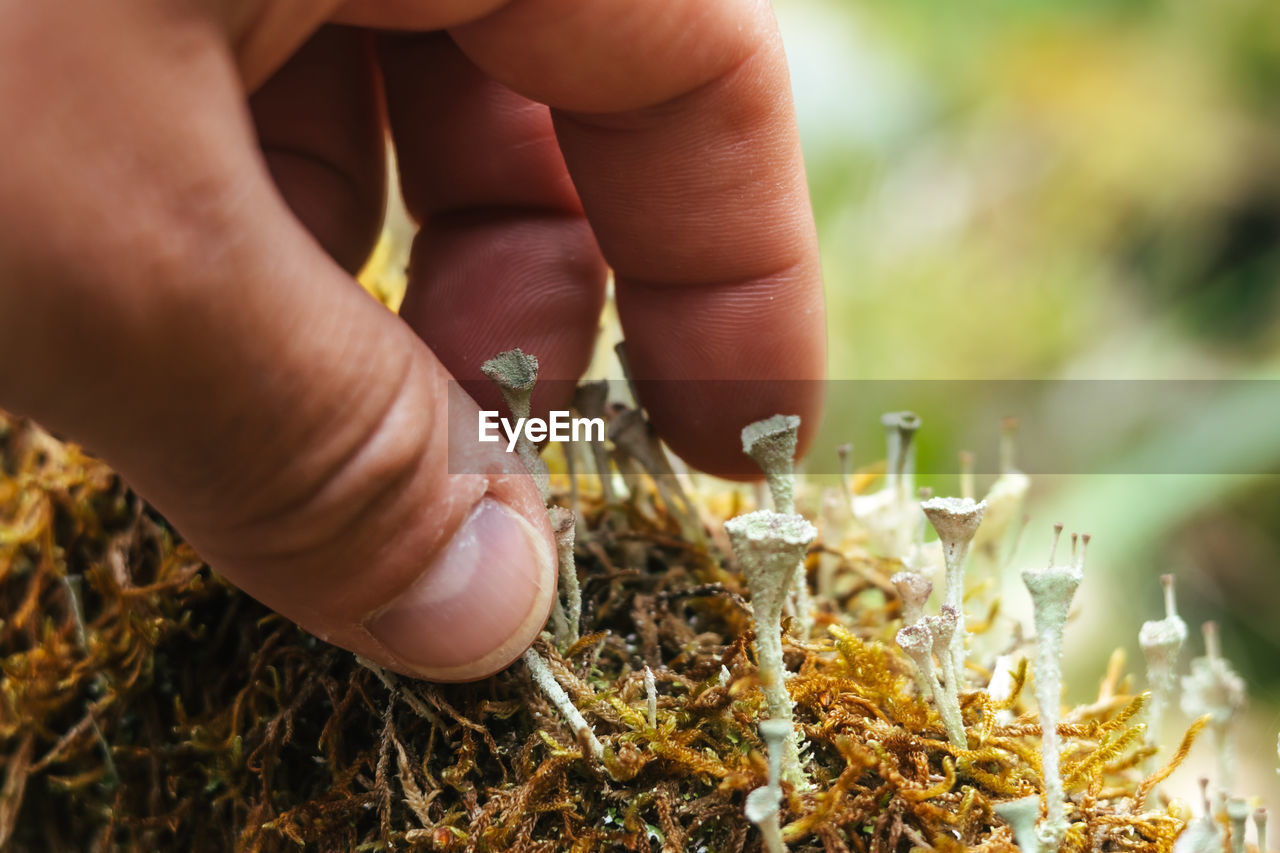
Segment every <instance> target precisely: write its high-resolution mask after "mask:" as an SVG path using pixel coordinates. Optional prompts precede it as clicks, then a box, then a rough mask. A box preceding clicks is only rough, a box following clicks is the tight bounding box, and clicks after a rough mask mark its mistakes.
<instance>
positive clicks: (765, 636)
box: [724, 510, 818, 785]
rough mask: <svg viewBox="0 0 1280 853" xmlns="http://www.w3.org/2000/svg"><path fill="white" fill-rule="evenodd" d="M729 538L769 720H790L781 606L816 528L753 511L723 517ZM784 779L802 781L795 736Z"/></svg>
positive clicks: (785, 757) (787, 749)
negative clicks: (747, 593)
mask: <svg viewBox="0 0 1280 853" xmlns="http://www.w3.org/2000/svg"><path fill="white" fill-rule="evenodd" d="M724 527H725V530H726V531H727V532H728V534H729V542H730V544H731V545H732V546H733V553H734V555H735V556H736V557H737V559H738V565H739V566H741V567H742V572H743V575H745V577H746V581H747V587H748V588H749V589H750V590H751V606H752V611H753V613H752V616H753V621H754V623H755V634H756V636H755V646H756V655H757V657H758V660H759V667H760V686H761V688H762V689H763V691H764V696H765V703H766V705H767V706H768V710H769V717H770V719H775V720H782V721H785V722H786V723H787V724H788V725H789V724H790V722H791V715H792V703H791V696H790V694H788V693H787V686H786V682H785V681H784V667H783V661H782V605H783V603H784V602H785V601H786V597H787V592H788V590H789V589H790V588H791V578H792V575H793V574H794V573H795V571H796V568H797V566H799V565H800V561H801V560H802V559H804V555H805V553H806V552H807V551H808V548H809V545H811V544H812V543H813V541H814V539H815V538H817V535H818V530H817V528H816V527H814V526H813V525H812V524H810V523H809V522H808V521H806V520H805V519H804V518H803V517H802V516H799V515H794V514H786V513H779V512H772V511H770V510H757V511H756V512H752V513H748V514H746V515H740V516H738V517H737V518H731V519H729V520H728V521H726V522H725V525H724ZM782 778H783V779H785V780H787V781H789V782H791V783H792V784H795V785H804V784H805V779H804V775H803V773H802V771H801V769H800V753H799V747H798V745H797V743H796V739H795V736H794V735H793V736H792V737H789V738H788V739H787V740H786V742H785V743H784V746H783V750H782Z"/></svg>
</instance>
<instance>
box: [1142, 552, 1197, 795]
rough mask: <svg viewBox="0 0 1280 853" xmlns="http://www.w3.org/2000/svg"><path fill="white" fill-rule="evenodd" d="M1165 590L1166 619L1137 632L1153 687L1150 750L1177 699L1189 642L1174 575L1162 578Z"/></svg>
mask: <svg viewBox="0 0 1280 853" xmlns="http://www.w3.org/2000/svg"><path fill="white" fill-rule="evenodd" d="M1160 583H1161V584H1163V586H1164V611H1165V616H1164V618H1163V619H1158V620H1151V621H1148V622H1144V623H1142V628H1141V629H1140V630H1139V631H1138V645H1139V646H1141V647H1142V653H1143V655H1144V656H1145V657H1146V659H1147V681H1148V683H1149V684H1150V685H1151V693H1152V695H1151V705H1150V706H1149V708H1148V710H1147V737H1146V742H1147V745H1148V746H1156V745H1157V744H1158V743H1159V741H1160V732H1161V730H1162V728H1163V723H1164V714H1165V710H1166V709H1167V708H1168V707H1169V706H1170V705H1171V704H1172V703H1173V702H1174V701H1175V700H1176V699H1177V695H1178V656H1179V655H1180V654H1181V653H1182V646H1183V644H1184V643H1186V641H1187V623H1186V622H1184V621H1182V618H1181V617H1180V616H1178V606H1177V601H1176V598H1175V595H1174V580H1173V575H1162V576H1161V578H1160ZM1154 763H1155V754H1154V753H1153V754H1152V756H1151V758H1149V759H1148V770H1152V769H1154Z"/></svg>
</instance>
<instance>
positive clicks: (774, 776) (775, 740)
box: [743, 720, 791, 853]
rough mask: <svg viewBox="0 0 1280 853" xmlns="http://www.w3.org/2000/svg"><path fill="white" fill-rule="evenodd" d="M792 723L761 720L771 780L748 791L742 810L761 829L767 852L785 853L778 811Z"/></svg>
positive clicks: (761, 733)
mask: <svg viewBox="0 0 1280 853" xmlns="http://www.w3.org/2000/svg"><path fill="white" fill-rule="evenodd" d="M790 734H791V732H790V726H788V725H786V724H784V723H783V722H782V721H781V720H765V721H763V722H762V723H760V736H761V737H762V738H764V741H765V748H766V750H767V751H768V758H769V779H768V782H767V784H765V785H764V786H763V787H760V788H756V789H755V790H754V791H752V792H751V793H749V794H747V802H746V807H745V808H744V809H743V811H744V812H745V814H746V816H747V820H749V821H751V822H752V823H754V824H755V825H756V827H757V828H758V829H759V830H760V835H761V836H762V839H763V842H764V849H765V851H766V853H786V850H787V846H786V845H785V844H784V843H783V841H782V826H781V824H780V822H779V818H778V813H779V811H780V810H781V808H782V786H781V784H780V779H781V773H782V755H783V753H784V751H785V750H786V744H787V742H788V741H789V740H790Z"/></svg>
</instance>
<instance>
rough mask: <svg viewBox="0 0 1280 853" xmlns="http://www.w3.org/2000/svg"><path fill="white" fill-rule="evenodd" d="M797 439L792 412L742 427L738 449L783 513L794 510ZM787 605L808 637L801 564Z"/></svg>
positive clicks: (809, 616) (809, 613) (808, 606)
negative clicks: (757, 471)
mask: <svg viewBox="0 0 1280 853" xmlns="http://www.w3.org/2000/svg"><path fill="white" fill-rule="evenodd" d="M799 440H800V418H799V417H797V416H796V415H774V416H773V417H769V418H765V419H764V420H760V421H756V422H755V423H752V424H748V425H747V426H746V427H744V428H743V430H742V452H743V453H745V454H747V455H748V456H750V457H751V458H752V460H754V461H755V463H756V464H757V465H759V466H760V470H762V471H763V472H764V476H765V481H766V482H767V483H768V485H769V496H770V498H771V499H772V500H773V509H774V511H775V512H779V513H782V514H784V515H789V514H791V513H794V512H795V511H796V500H795V479H796V476H795V458H796V447H797V445H798V444H799ZM791 606H792V608H793V611H794V613H795V617H796V626H795V627H796V631H797V633H798V634H799V635H800V636H801V637H802V638H804V639H808V638H809V635H810V634H812V633H813V602H812V600H811V598H810V595H809V579H808V576H807V573H806V572H805V570H804V566H803V565H801V566H800V567H799V568H798V570H797V571H796V573H795V574H794V575H793V576H792V580H791Z"/></svg>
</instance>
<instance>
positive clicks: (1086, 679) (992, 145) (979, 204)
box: [774, 0, 1280, 806]
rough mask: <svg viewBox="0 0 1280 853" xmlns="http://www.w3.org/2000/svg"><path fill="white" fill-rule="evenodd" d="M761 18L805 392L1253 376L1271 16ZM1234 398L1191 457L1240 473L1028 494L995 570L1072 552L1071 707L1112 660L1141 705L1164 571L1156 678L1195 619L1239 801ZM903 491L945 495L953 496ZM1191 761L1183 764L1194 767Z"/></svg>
mask: <svg viewBox="0 0 1280 853" xmlns="http://www.w3.org/2000/svg"><path fill="white" fill-rule="evenodd" d="M774 6H775V9H776V10H777V14H778V17H779V20H780V22H781V26H782V31H783V37H784V40H785V42H786V45H787V51H788V55H789V57H790V64H791V69H792V77H793V87H794V90H795V95H796V102H797V109H798V111H799V115H800V123H801V133H802V137H803V141H804V146H805V154H806V162H807V167H808V170H809V181H810V186H811V189H812V193H813V198H814V205H815V209H816V213H817V218H818V227H819V230H820V238H821V242H822V248H823V257H824V271H825V276H826V283H827V292H828V304H829V310H830V332H831V344H830V354H831V375H832V377H833V378H837V379H1062V378H1089V379H1112V378H1124V379H1190V378H1201V379H1223V378H1263V379H1276V378H1280V334H1277V332H1278V331H1280V292H1278V291H1280V120H1278V119H1280V4H1278V3H1277V2H1276V0H1182V2H1171V3H1159V2H1147V0H1129V1H1128V2H1118V1H1117V0H1074V1H1073V2H1065V0H1017V2H1015V0H994V1H993V2H980V3H944V2H921V1H920V0H915V2H911V0H908V2H894V3H869V2H851V0H775V3H774ZM1254 387H1255V389H1256V390H1251V391H1246V392H1244V393H1241V394H1237V395H1235V396H1234V397H1233V398H1232V399H1231V400H1230V401H1228V404H1227V405H1229V406H1230V407H1231V409H1230V412H1231V414H1232V417H1234V418H1235V419H1236V421H1237V422H1238V423H1239V424H1240V428H1239V429H1238V430H1236V429H1232V430H1227V431H1225V432H1224V434H1222V435H1221V436H1220V441H1218V442H1215V443H1212V447H1213V448H1218V449H1217V450H1212V449H1211V450H1210V451H1208V452H1210V453H1213V452H1217V453H1220V454H1221V458H1222V460H1224V463H1223V464H1224V466H1227V467H1229V468H1230V469H1231V470H1249V471H1254V472H1256V473H1252V474H1234V475H1197V476H1191V475H1162V476H1154V475H1153V476H1136V475H1104V474H1091V475H1087V474H1064V475H1060V476H1053V477H1043V478H1039V479H1036V480H1035V482H1034V485H1033V492H1032V499H1031V502H1030V505H1029V512H1030V513H1031V515H1032V522H1031V525H1030V527H1029V528H1028V531H1027V534H1026V536H1025V538H1024V542H1023V545H1022V548H1021V550H1020V552H1019V555H1018V560H1017V563H1018V565H1019V567H1021V565H1023V564H1026V565H1029V564H1031V563H1035V562H1037V561H1040V560H1042V559H1043V557H1044V556H1045V555H1046V554H1047V548H1048V541H1049V527H1050V524H1051V523H1052V522H1053V521H1063V522H1065V523H1066V524H1067V527H1068V529H1069V530H1070V529H1075V530H1087V531H1090V532H1091V533H1093V535H1094V547H1093V549H1092V551H1091V556H1090V565H1089V567H1088V580H1087V581H1086V585H1085V587H1084V589H1083V590H1082V593H1081V602H1082V606H1081V608H1080V611H1081V614H1080V618H1079V619H1078V620H1077V621H1076V623H1075V624H1074V625H1073V626H1072V627H1071V628H1070V629H1069V636H1068V655H1067V662H1066V665H1067V668H1068V671H1069V678H1070V679H1071V683H1072V684H1073V685H1074V687H1073V689H1072V690H1071V692H1069V694H1068V698H1069V699H1071V700H1075V701H1082V700H1088V699H1089V698H1091V696H1092V693H1093V690H1094V688H1095V686H1096V682H1097V680H1098V679H1099V678H1100V677H1101V676H1102V673H1103V670H1104V668H1105V665H1106V661H1107V657H1108V653H1109V651H1110V650H1111V649H1112V648H1114V647H1116V646H1121V647H1124V648H1125V649H1126V650H1127V651H1128V652H1129V654H1130V668H1131V669H1132V670H1133V671H1135V672H1137V673H1139V676H1140V677H1139V680H1138V686H1139V687H1142V686H1144V685H1145V681H1144V679H1142V678H1141V673H1143V671H1144V669H1145V666H1144V664H1143V663H1142V657H1141V653H1140V652H1139V650H1138V647H1137V630H1138V627H1139V626H1140V624H1141V622H1142V621H1143V620H1145V619H1154V618H1159V617H1160V616H1162V615H1163V614H1162V606H1161V603H1160V588H1159V584H1158V582H1157V580H1156V579H1157V577H1158V576H1159V575H1160V574H1161V573H1164V572H1173V573H1175V574H1176V575H1177V576H1178V578H1179V584H1180V595H1179V598H1180V604H1181V609H1182V611H1183V616H1184V618H1186V619H1187V621H1188V623H1190V625H1191V626H1192V636H1191V639H1190V642H1189V643H1188V646H1189V648H1188V649H1187V650H1185V651H1184V667H1185V659H1186V658H1189V657H1190V656H1192V655H1199V654H1202V653H1203V652H1202V644H1201V642H1200V637H1199V631H1198V626H1199V624H1200V622H1201V621H1202V620H1204V619H1210V618H1212V619H1217V620H1219V621H1220V623H1221V624H1222V629H1223V630H1222V634H1223V644H1224V649H1225V653H1226V655H1227V656H1228V657H1229V658H1230V659H1231V660H1232V661H1233V663H1235V665H1236V667H1237V669H1238V670H1239V671H1240V672H1241V673H1242V674H1243V675H1244V676H1245V678H1246V680H1247V681H1248V682H1249V685H1250V689H1251V707H1250V711H1249V718H1248V720H1247V722H1246V723H1245V725H1244V726H1242V727H1241V738H1240V739H1241V747H1242V750H1243V751H1244V752H1245V753H1246V754H1248V755H1249V757H1250V760H1251V767H1250V768H1249V771H1248V775H1247V778H1246V784H1245V785H1242V786H1240V787H1241V788H1242V789H1247V790H1251V791H1253V792H1255V793H1257V794H1260V795H1266V794H1268V793H1271V792H1273V791H1274V789H1275V787H1276V785H1275V782H1276V779H1277V777H1276V775H1275V772H1274V768H1275V767H1276V763H1277V762H1276V732H1277V729H1280V607H1278V606H1277V605H1280V476H1277V475H1276V473H1275V472H1280V423H1277V422H1276V420H1275V416H1276V415H1280V400H1278V399H1277V395H1276V394H1275V393H1274V391H1273V388H1272V383H1257V384H1256V386H1254ZM855 418H857V419H864V418H865V413H863V412H862V411H860V410H859V407H858V406H857V401H856V400H850V399H840V398H839V396H837V399H833V400H831V401H830V403H829V409H828V412H827V416H826V422H825V424H824V427H823V435H822V438H821V439H820V441H819V444H818V445H817V446H816V447H815V450H814V453H815V454H816V455H819V456H820V455H821V454H829V455H830V454H833V448H834V446H835V445H836V444H837V443H839V442H841V441H843V440H846V438H845V437H846V436H848V435H849V434H851V433H852V432H853V431H854V429H855V425H854V419H855ZM945 420H946V419H945V416H944V417H943V418H941V419H939V418H934V419H933V420H932V421H931V422H928V423H926V424H925V428H924V431H923V432H922V434H921V447H922V449H921V452H922V454H925V456H924V460H925V461H927V454H928V453H929V450H928V447H929V434H930V433H935V434H938V435H945V434H947V433H948V431H951V430H956V429H959V428H960V427H961V425H960V424H949V423H946V422H945ZM1203 427H1204V425H1203V424H1199V423H1197V422H1196V420H1195V419H1194V418H1188V419H1178V420H1177V422H1171V423H1165V424H1163V425H1162V428H1161V429H1160V430H1159V431H1158V432H1157V433H1156V434H1154V435H1153V434H1149V433H1147V434H1143V435H1142V436H1140V437H1138V438H1132V437H1129V438H1126V437H1124V436H1117V438H1116V446H1115V448H1114V449H1113V455H1114V456H1116V457H1117V458H1120V459H1124V458H1125V457H1126V455H1132V457H1133V458H1134V459H1149V458H1153V457H1154V458H1160V457H1161V455H1163V456H1164V458H1175V459H1176V457H1177V454H1179V453H1180V452H1186V445H1187V441H1185V440H1184V439H1185V438H1186V436H1187V435H1188V434H1189V433H1191V432H1193V431H1195V430H1197V429H1202V428H1203ZM991 429H992V433H993V435H994V434H995V432H996V430H997V429H998V425H997V424H994V423H993V424H992V425H991ZM870 452H871V451H870V450H868V451H867V454H870ZM1196 452H1198V453H1201V454H1203V453H1205V452H1206V451H1205V449H1204V444H1203V442H1201V443H1200V444H1198V445H1197V451H1196ZM867 454H863V457H864V458H862V459H861V460H860V461H862V462H867V461H869V459H867V458H866V455H867ZM1241 460H1244V464H1243V465H1242V464H1241ZM811 464H815V465H817V466H819V467H824V468H826V469H827V470H830V468H831V466H832V464H833V463H831V462H829V461H827V460H822V461H820V462H816V463H811ZM980 464H981V462H980ZM990 464H991V463H990V460H988V470H989V465H990ZM1212 464H1213V460H1209V464H1208V466H1207V467H1212ZM925 467H928V466H927V465H926V466H925ZM1170 467H1171V468H1174V469H1176V468H1177V466H1176V464H1173V465H1170ZM925 482H926V483H928V484H930V485H933V486H934V487H935V488H936V490H937V491H938V492H939V493H942V494H954V493H956V491H957V486H956V480H955V477H954V476H949V475H944V476H936V477H933V478H925ZM983 486H984V483H982V482H981V481H980V482H979V492H980V493H981V491H982V490H983ZM1015 609H1016V608H1015ZM1175 718H1176V719H1175V721H1173V722H1177V723H1179V724H1185V721H1184V720H1182V719H1181V717H1180V715H1178V714H1175ZM1171 734H1172V732H1171ZM1206 744H1207V742H1206ZM1208 760H1209V756H1208V754H1207V745H1201V747H1200V748H1199V749H1198V750H1197V761H1196V763H1197V765H1199V766H1200V767H1201V769H1203V768H1204V767H1207V766H1209V765H1208V763H1207V762H1208ZM1242 792H1243V790H1242ZM1272 805H1273V806H1280V801H1274V800H1273V802H1272Z"/></svg>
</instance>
